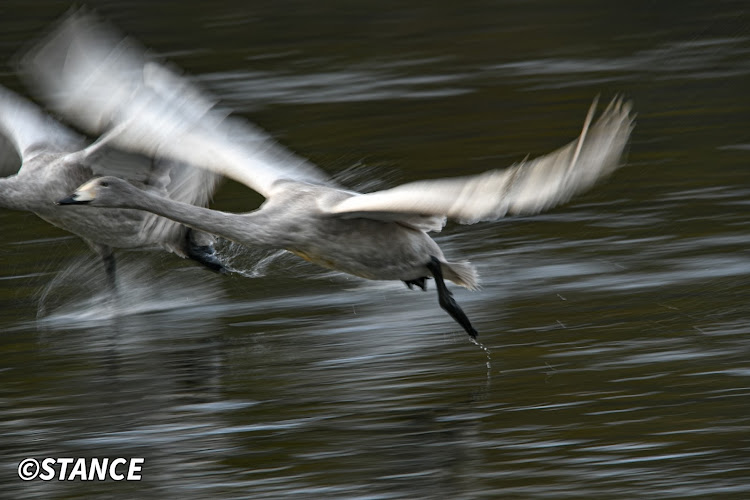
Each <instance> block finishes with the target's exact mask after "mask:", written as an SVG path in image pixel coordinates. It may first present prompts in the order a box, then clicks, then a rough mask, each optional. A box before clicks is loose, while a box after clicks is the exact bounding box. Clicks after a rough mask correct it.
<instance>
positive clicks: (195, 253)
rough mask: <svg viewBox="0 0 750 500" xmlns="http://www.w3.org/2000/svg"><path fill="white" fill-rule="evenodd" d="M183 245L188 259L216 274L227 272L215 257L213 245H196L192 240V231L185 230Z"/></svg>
mask: <svg viewBox="0 0 750 500" xmlns="http://www.w3.org/2000/svg"><path fill="white" fill-rule="evenodd" d="M185 243H186V244H185V248H186V253H187V256H188V257H189V258H191V259H193V260H194V261H196V262H198V263H199V264H202V265H204V266H205V267H207V268H209V269H210V270H212V271H215V272H217V273H225V272H227V270H226V267H224V264H223V263H222V262H221V260H219V257H218V256H217V255H216V249H214V246H213V243H210V242H209V243H207V244H205V245H201V244H198V243H196V242H195V240H194V239H193V230H192V229H188V230H187V232H186V234H185Z"/></svg>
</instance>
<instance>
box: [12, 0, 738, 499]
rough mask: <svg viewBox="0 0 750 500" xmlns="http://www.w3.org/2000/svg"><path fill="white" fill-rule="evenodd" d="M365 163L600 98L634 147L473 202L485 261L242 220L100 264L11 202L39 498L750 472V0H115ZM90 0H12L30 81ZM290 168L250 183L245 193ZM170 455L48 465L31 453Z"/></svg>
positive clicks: (589, 481)
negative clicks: (549, 183)
mask: <svg viewBox="0 0 750 500" xmlns="http://www.w3.org/2000/svg"><path fill="white" fill-rule="evenodd" d="M89 7H91V8H94V9H96V10H97V12H99V13H100V14H101V15H102V16H103V17H105V18H107V19H109V20H110V21H112V22H113V23H114V24H115V25H117V26H118V27H119V28H120V29H121V30H122V31H123V32H124V33H127V34H130V35H132V36H133V37H134V38H136V39H138V40H140V41H141V42H142V43H143V44H144V45H146V46H148V47H150V48H151V49H152V50H153V53H154V54H155V55H156V56H158V57H163V58H165V59H167V60H169V61H172V62H173V63H175V64H177V65H178V66H180V67H181V68H183V69H184V70H185V71H186V72H187V73H189V74H192V75H194V76H195V77H196V78H197V80H198V81H199V82H200V83H201V85H202V86H203V87H204V88H206V89H209V90H210V91H211V92H212V93H214V94H215V95H217V96H218V97H220V98H221V100H222V101H223V102H224V103H225V104H227V105H228V106H230V107H232V108H233V109H235V110H236V111H237V113H238V114H240V115H242V116H244V117H246V118H248V119H249V120H251V121H253V122H255V123H257V124H258V125H260V126H261V127H263V128H265V129H266V130H267V131H268V132H269V133H271V134H272V135H273V136H274V137H275V138H277V140H278V141H279V142H281V143H282V144H284V145H286V146H287V147H289V148H291V149H293V150H294V151H296V152H297V153H298V154H300V155H302V156H305V157H307V158H310V159H311V160H312V161H314V162H315V163H317V164H318V165H320V166H321V167H322V168H323V169H325V170H326V171H328V172H329V173H331V174H332V175H333V176H335V178H336V179H338V180H339V181H340V182H342V183H344V184H346V185H348V186H349V187H351V188H355V189H361V190H372V189H378V188H383V187H388V186H393V185H396V184H398V183H402V182H406V181H410V180H415V179H421V178H428V177H441V176H451V175H462V174H470V173H478V172H482V171H484V170H487V169H490V168H498V167H503V166H507V165H510V164H511V163H513V162H514V161H517V160H520V159H523V158H524V157H525V156H526V155H527V154H529V155H531V156H535V155H539V154H544V153H547V152H549V151H551V150H553V149H555V148H557V147H559V146H561V145H563V144H565V143H566V142H568V141H570V140H572V139H573V138H574V137H575V136H576V135H577V134H578V132H579V130H580V127H581V125H582V123H583V119H584V117H585V114H586V110H587V108H588V106H589V104H590V102H591V100H592V99H593V98H594V97H595V96H596V95H597V94H601V95H602V98H603V99H604V100H607V101H608V100H609V99H610V98H611V97H612V96H614V95H615V94H617V93H622V94H624V95H625V96H627V97H628V98H630V99H632V100H633V101H634V107H635V110H636V111H637V113H638V120H637V126H636V129H635V131H634V134H633V137H632V143H631V148H630V153H629V157H628V164H627V166H625V167H624V168H622V169H621V170H619V171H618V172H616V173H615V175H614V176H613V177H612V178H611V179H609V180H607V181H605V182H604V183H602V184H600V185H598V186H597V187H596V188H595V189H593V190H592V191H591V192H589V193H587V194H585V195H583V196H580V197H578V198H577V199H575V200H573V201H572V202H571V203H569V204H567V205H565V206H562V207H557V208H555V209H554V210H552V211H550V212H549V213H547V214H543V215H541V216H537V217H528V218H527V217H515V218H509V219H507V220H504V221H501V222H500V223H496V224H478V225H475V226H459V225H456V224H449V225H448V226H447V227H446V229H445V230H444V231H443V232H442V233H440V234H439V235H437V236H436V239H437V241H438V242H439V243H440V244H441V246H443V248H444V250H445V253H446V255H448V256H450V257H453V258H468V259H470V260H472V262H474V263H475V264H476V266H477V267H478V269H479V271H480V273H481V275H482V277H483V290H481V291H480V292H474V293H472V292H468V291H465V290H456V291H455V294H456V298H457V300H458V302H459V303H460V304H462V306H463V307H464V310H465V311H466V312H467V314H468V316H469V317H470V318H471V319H472V321H473V323H474V325H475V326H476V327H477V329H478V330H479V331H480V340H481V341H482V343H483V344H484V346H486V348H487V349H489V351H490V354H487V352H485V351H484V350H482V349H481V348H479V347H477V346H475V345H473V344H471V343H470V342H469V340H468V338H467V337H466V335H465V333H463V331H461V329H460V327H458V326H457V325H456V324H455V323H454V322H453V321H452V320H451V319H450V318H449V317H448V316H447V315H446V314H445V313H444V312H443V311H442V310H441V309H440V308H439V307H438V304H437V298H436V294H435V291H434V288H432V287H430V288H429V289H428V292H427V293H422V292H418V291H409V290H407V289H406V287H404V286H403V284H401V283H379V282H366V281H363V280H359V279H357V278H354V277H350V276H344V275H341V274H337V273H331V272H327V271H325V270H322V269H319V268H316V267H314V266H312V265H310V264H307V263H305V262H303V261H300V260H299V259H297V258H295V257H292V256H289V255H285V254H278V253H273V254H267V253H263V252H259V251H254V250H251V249H249V250H248V249H241V248H237V247H236V246H234V245H229V244H225V245H223V246H222V249H221V251H222V254H223V255H224V256H225V257H226V258H228V259H230V260H231V261H232V263H233V265H234V266H235V267H237V268H239V269H241V270H243V272H244V274H245V275H246V276H240V275H233V276H218V275H214V274H211V273H210V272H208V271H206V270H204V269H202V268H198V267H197V266H195V265H193V264H192V263H190V262H187V261H183V260H181V259H178V258H176V257H174V256H171V255H167V254H164V253H163V252H162V253H159V252H133V251H131V252H124V251H120V252H118V254H117V255H118V258H119V266H120V270H121V273H122V274H121V278H122V280H123V287H122V288H123V290H124V292H123V294H122V296H121V297H120V299H119V302H118V303H117V304H115V305H113V304H111V303H109V302H107V301H106V294H105V293H104V292H105V283H104V282H103V277H102V273H101V269H100V268H99V266H100V264H99V262H98V260H96V259H95V258H93V254H92V253H91V252H90V251H89V249H88V248H87V247H86V246H85V244H84V243H83V242H82V241H81V240H79V239H78V238H76V237H74V236H71V235H69V234H67V233H65V232H63V231H61V230H59V229H57V228H54V227H52V226H50V225H49V224H47V223H46V222H44V221H42V220H41V219H38V218H37V217H36V216H34V215H33V214H27V213H17V212H10V211H5V210H3V211H0V231H1V232H0V234H2V246H0V359H1V360H2V361H0V435H1V436H2V445H1V446H0V484H1V486H0V490H2V491H3V492H4V493H3V494H7V495H8V496H9V497H15V498H20V497H24V498H83V497H86V498H89V497H96V496H103V497H107V498H132V497H141V498H147V497H158V498H174V497H180V498H184V499H187V498H217V497H223V498H254V499H257V498H281V497H295V498H296V497H299V498H319V497H328V498H368V499H393V498H550V497H552V498H610V499H613V498H623V499H626V498H627V499H631V498H644V497H647V496H648V497H653V498H688V497H690V498H737V499H740V498H747V497H748V496H749V495H750V481H749V480H748V477H750V438H748V436H749V435H750V434H749V431H750V416H748V415H749V414H750V403H749V402H748V400H749V398H750V361H748V359H750V338H748V334H750V327H749V326H748V322H749V320H750V306H749V305H748V300H747V298H748V291H747V290H748V281H749V278H750V250H748V242H749V241H750V223H749V222H748V203H749V202H748V198H749V195H750V175H748V163H749V162H750V128H749V127H748V123H749V119H750V97H749V93H748V82H747V80H748V75H749V74H750V22H749V20H750V16H749V15H748V10H749V7H748V4H747V2H743V1H715V2H702V1H679V2H678V1H663V2H651V1H632V2H598V1H574V2H555V1H542V0H539V1H533V0H530V1H524V2H519V1H466V2H460V4H456V3H455V2H443V1H439V2H431V4H430V5H429V6H421V7H420V6H405V5H403V4H402V2H388V1H386V2H383V1H380V2H370V1H359V2H341V1H333V2H323V3H321V2H296V1H264V0H259V1H254V2H239V1H215V2H192V1H180V2H148V1H130V2H122V1H120V2H109V1H98V2H90V3H89ZM69 8H70V6H69V5H67V4H65V3H62V2H57V1H47V2H44V1H41V2H25V1H24V2H21V1H17V0H5V1H3V2H2V4H0V64H2V66H0V84H2V85H5V86H8V87H10V88H12V89H14V90H16V91H19V92H21V93H22V94H24V95H27V96H28V95H29V94H28V92H26V91H25V90H24V88H23V86H22V85H21V83H20V82H19V80H18V78H17V76H16V75H15V70H14V63H13V61H14V58H16V57H17V56H18V54H19V53H20V52H22V51H23V50H24V48H25V47H28V44H29V43H32V42H33V40H35V39H36V38H38V37H39V36H40V35H42V34H43V33H45V30H47V29H48V27H49V25H50V24H51V23H53V22H54V21H55V20H56V19H57V18H59V17H60V16H62V15H63V14H64V13H65V12H66V11H67V10H68V9H69ZM261 201H262V200H261V198H260V197H259V196H257V195H256V194H255V193H252V192H250V191H249V190H248V189H246V188H244V187H242V186H239V185H238V184H235V183H233V182H226V183H225V184H224V185H223V187H222V188H221V189H220V191H219V192H218V194H217V196H216V198H215V203H214V205H213V206H214V207H216V208H219V209H223V210H230V211H237V212H242V211H250V210H252V209H254V208H256V207H257V206H258V204H259V203H260V202H261ZM66 456H69V457H78V456H83V457H111V458H114V457H119V456H123V457H144V458H145V463H144V465H143V471H142V475H143V479H142V480H141V481H140V482H137V483H135V482H128V483H126V482H120V483H114V482H111V481H109V482H85V483H81V482H75V483H71V482H58V481H52V482H42V481H33V482H28V483H27V482H22V481H20V480H19V479H18V478H17V474H16V468H17V466H18V463H19V462H20V461H21V460H22V459H23V458H25V457H34V458H38V459H42V458H44V457H66Z"/></svg>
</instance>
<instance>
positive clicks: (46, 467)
mask: <svg viewBox="0 0 750 500" xmlns="http://www.w3.org/2000/svg"><path fill="white" fill-rule="evenodd" d="M55 462H56V460H55V459H54V458H45V459H44V460H42V470H43V471H44V472H42V473H41V474H39V479H41V480H42V481H49V480H51V479H52V478H54V477H55Z"/></svg>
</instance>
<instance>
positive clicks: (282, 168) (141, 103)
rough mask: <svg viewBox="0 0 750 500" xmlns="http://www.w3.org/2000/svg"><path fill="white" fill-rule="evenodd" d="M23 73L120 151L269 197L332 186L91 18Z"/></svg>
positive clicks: (69, 27)
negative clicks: (290, 189)
mask: <svg viewBox="0 0 750 500" xmlns="http://www.w3.org/2000/svg"><path fill="white" fill-rule="evenodd" d="M21 72H22V73H23V74H24V76H26V77H27V78H28V79H29V80H30V83H31V86H32V87H33V88H35V90H36V91H37V92H38V93H39V94H40V95H41V97H42V98H43V99H44V100H45V101H46V102H47V103H49V105H50V106H51V107H52V108H53V109H55V110H56V111H57V112H59V113H61V114H62V115H63V116H65V117H66V118H67V119H69V120H70V121H72V122H73V123H76V124H77V125H79V126H80V127H82V128H83V129H85V130H86V131H88V132H89V133H94V134H101V133H104V132H106V135H105V136H104V138H103V139H101V140H102V141H106V142H107V143H108V144H114V145H115V146H117V147H119V148H123V149H125V150H129V151H135V152H138V153H143V154H147V155H150V156H162V157H168V158H172V159H174V160H178V161H182V162H186V163H189V164H191V165H196V166H199V167H203V168H205V169H208V170H211V171H212V172H216V173H220V174H223V175H226V176H227V177H231V178H233V179H235V180H237V181H239V182H242V183H243V184H245V185H247V186H248V187H250V188H252V189H254V190H256V191H258V192H259V193H260V194H262V195H264V196H268V195H269V194H270V192H271V191H272V186H273V184H274V183H275V182H276V181H278V180H282V179H291V180H300V181H306V182H315V183H325V182H327V180H328V178H327V176H326V175H325V174H323V173H322V172H321V171H319V170H318V169H317V168H316V167H314V166H313V165H312V164H310V163H309V162H307V161H305V160H303V159H302V158H300V157H298V156H296V155H294V154H292V153H290V152H288V151H286V150H285V149H283V148H281V147H279V146H278V145H276V143H275V142H274V141H273V140H272V139H271V138H270V137H269V136H268V135H267V134H266V133H265V132H263V131H262V130H260V129H258V128H256V127H254V126H252V125H250V124H249V123H247V122H245V121H243V120H240V119H237V118H227V114H228V113H227V112H225V111H221V110H219V109H218V108H217V107H216V106H215V104H216V102H215V100H214V99H212V98H210V97H207V93H205V92H204V91H202V90H200V89H199V88H198V87H197V86H195V85H194V84H193V83H192V82H191V81H190V80H189V79H188V78H187V77H185V76H183V75H181V74H179V73H178V72H177V71H176V70H173V69H171V68H167V67H165V66H164V65H161V64H158V63H156V62H154V61H153V60H150V59H149V58H148V57H147V56H146V51H145V49H143V48H142V47H140V46H139V45H138V44H136V43H135V42H134V41H132V40H130V39H126V38H124V37H122V36H120V35H119V34H117V33H116V32H115V31H114V30H113V29H112V28H111V27H109V26H108V25H106V24H104V23H103V22H101V21H99V20H98V19H97V18H96V17H94V16H93V15H91V14H85V13H81V12H78V13H74V14H72V15H70V16H69V17H67V18H66V19H64V20H63V21H62V22H61V24H60V25H59V26H58V27H57V28H56V29H55V30H54V31H53V32H52V34H51V35H49V36H48V37H46V38H45V39H44V40H42V41H41V42H39V43H38V44H37V45H36V47H34V48H33V49H32V50H31V51H30V52H29V53H28V54H27V55H26V56H25V57H24V58H23V60H22V62H21Z"/></svg>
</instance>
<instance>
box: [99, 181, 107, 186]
mask: <svg viewBox="0 0 750 500" xmlns="http://www.w3.org/2000/svg"><path fill="white" fill-rule="evenodd" d="M99 185H100V186H102V187H109V182H107V181H104V182H102V183H101V184H99Z"/></svg>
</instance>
